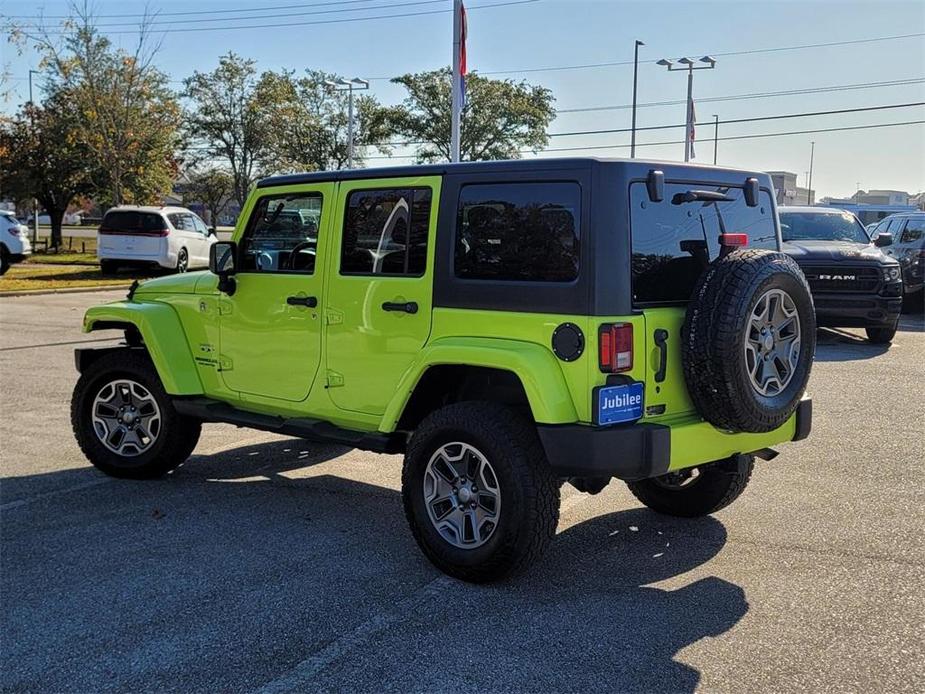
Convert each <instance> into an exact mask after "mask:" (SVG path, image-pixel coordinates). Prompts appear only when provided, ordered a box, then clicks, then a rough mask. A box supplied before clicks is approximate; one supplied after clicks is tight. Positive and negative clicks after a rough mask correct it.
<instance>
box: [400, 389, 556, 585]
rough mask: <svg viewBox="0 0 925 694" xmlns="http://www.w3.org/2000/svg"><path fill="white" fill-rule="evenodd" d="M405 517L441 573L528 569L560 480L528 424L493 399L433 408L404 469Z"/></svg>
mask: <svg viewBox="0 0 925 694" xmlns="http://www.w3.org/2000/svg"><path fill="white" fill-rule="evenodd" d="M402 500H403V502H404V507H405V515H406V516H407V518H408V523H409V525H410V526H411V532H412V533H413V534H414V537H415V539H416V540H417V542H418V545H419V546H420V547H421V550H422V551H423V552H424V554H425V555H426V556H427V558H428V559H430V561H431V562H433V564H434V565H435V566H436V567H437V568H439V569H440V570H441V571H443V572H445V573H447V574H449V575H451V576H454V577H456V578H460V579H462V580H464V581H472V582H476V583H481V582H486V581H493V580H498V579H501V578H504V577H506V576H509V575H511V574H514V573H518V572H520V571H523V570H524V569H526V568H527V567H528V566H529V565H530V564H532V563H533V562H534V561H536V560H537V559H538V558H539V557H540V556H541V555H542V553H543V551H544V550H545V549H546V546H547V545H548V544H549V542H550V541H551V540H552V538H553V537H554V535H555V532H556V525H557V523H558V521H559V485H558V483H557V481H556V478H555V477H554V476H553V474H552V470H551V469H550V467H549V463H548V462H547V460H546V455H545V453H544V451H543V447H542V445H541V444H540V441H539V438H538V436H537V434H536V429H535V426H534V425H533V423H532V422H530V421H529V420H527V419H526V418H525V417H523V416H522V415H520V414H519V413H517V412H516V411H514V410H512V409H510V408H507V407H503V406H500V405H497V404H495V403H490V402H464V403H458V404H454V405H449V406H447V407H443V408H441V409H439V410H437V411H435V412H433V413H431V414H430V415H429V416H428V417H427V418H426V419H425V420H424V421H423V422H422V423H421V424H420V426H419V427H418V428H417V430H416V431H415V433H414V436H413V437H412V438H411V442H410V444H409V446H408V451H407V453H406V454H405V464H404V468H403V471H402Z"/></svg>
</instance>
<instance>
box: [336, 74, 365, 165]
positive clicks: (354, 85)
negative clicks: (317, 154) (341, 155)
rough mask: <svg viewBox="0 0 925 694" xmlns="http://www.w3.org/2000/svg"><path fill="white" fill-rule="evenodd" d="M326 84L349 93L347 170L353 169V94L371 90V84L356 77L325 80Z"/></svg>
mask: <svg viewBox="0 0 925 694" xmlns="http://www.w3.org/2000/svg"><path fill="white" fill-rule="evenodd" d="M325 84H326V85H328V87H330V88H331V89H333V90H334V91H338V92H347V168H348V169H352V168H353V141H354V139H355V137H354V134H353V133H354V118H353V92H354V91H363V90H365V89H369V82H367V81H366V80H361V79H360V78H359V77H354V78H353V79H352V80H345V79H344V78H343V77H341V78H339V79H338V80H336V81H334V80H325Z"/></svg>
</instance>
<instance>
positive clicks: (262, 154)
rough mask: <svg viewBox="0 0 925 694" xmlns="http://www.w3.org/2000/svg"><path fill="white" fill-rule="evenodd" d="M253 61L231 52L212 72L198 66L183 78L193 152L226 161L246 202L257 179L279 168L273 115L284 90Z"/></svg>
mask: <svg viewBox="0 0 925 694" xmlns="http://www.w3.org/2000/svg"><path fill="white" fill-rule="evenodd" d="M254 65H255V63H254V61H253V60H246V59H244V58H242V57H240V56H238V55H236V54H234V53H228V54H227V55H224V56H222V57H221V58H220V59H219V64H218V67H217V68H215V70H213V71H212V72H208V73H202V72H198V71H197V72H194V73H193V75H192V76H191V77H189V78H187V79H186V80H185V81H184V84H185V86H186V89H185V91H184V96H185V97H186V98H187V99H189V100H190V104H191V106H190V108H189V111H188V113H187V114H186V135H187V138H188V141H189V150H188V151H189V152H190V153H191V154H190V157H191V159H193V160H196V161H206V162H209V163H212V164H215V163H221V164H222V165H225V166H227V167H228V170H229V171H230V172H231V178H232V182H233V188H232V195H233V197H234V199H235V200H237V201H238V204H240V205H242V206H243V205H244V201H245V200H246V199H247V194H248V191H249V190H250V188H251V186H252V185H253V184H254V182H255V181H256V180H257V179H259V178H261V177H262V176H264V175H266V174H267V173H268V172H270V171H272V170H273V168H274V166H273V143H274V134H273V126H272V123H271V118H270V117H269V115H270V113H272V112H274V111H276V110H278V107H279V100H280V99H281V98H283V95H284V93H285V92H284V91H283V90H282V89H280V87H279V85H277V84H276V80H275V79H272V78H267V79H261V78H260V77H258V75H257V70H256V68H255V67H254Z"/></svg>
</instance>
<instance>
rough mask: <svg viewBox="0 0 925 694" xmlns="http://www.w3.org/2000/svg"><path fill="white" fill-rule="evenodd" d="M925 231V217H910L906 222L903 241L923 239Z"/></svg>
mask: <svg viewBox="0 0 925 694" xmlns="http://www.w3.org/2000/svg"><path fill="white" fill-rule="evenodd" d="M923 232H925V219H910V220H909V221H908V222H906V228H905V229H904V230H903V235H902V239H901V241H902V242H903V243H907V242H909V241H921V240H922V236H923Z"/></svg>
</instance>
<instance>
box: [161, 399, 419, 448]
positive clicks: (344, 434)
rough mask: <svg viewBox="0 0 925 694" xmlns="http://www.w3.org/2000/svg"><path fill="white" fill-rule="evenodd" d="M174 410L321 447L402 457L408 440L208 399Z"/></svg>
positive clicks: (181, 404)
mask: <svg viewBox="0 0 925 694" xmlns="http://www.w3.org/2000/svg"><path fill="white" fill-rule="evenodd" d="M173 406H174V409H176V411H177V412H179V413H180V414H183V415H187V416H189V417H195V418H196V419H200V420H202V421H203V422H223V423H227V424H236V425H237V426H239V427H248V428H250V429H260V430H262V431H272V432H274V433H277V434H285V435H286V436H296V437H298V438H302V439H308V440H309V441H317V442H319V443H339V444H341V445H344V446H351V447H353V448H359V449H361V450H364V451H373V452H375V453H403V452H404V450H405V437H404V435H402V434H400V433H396V434H382V433H379V432H367V431H353V430H351V429H342V428H340V427H339V426H336V425H334V424H331V423H330V422H323V421H321V420H318V419H310V418H308V417H293V418H289V419H287V418H285V417H278V416H275V415H269V414H258V413H257V412H246V411H244V410H239V409H238V408H236V407H232V406H231V405H229V404H228V403H224V402H220V401H218V400H210V399H209V398H175V399H174V400H173Z"/></svg>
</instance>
